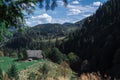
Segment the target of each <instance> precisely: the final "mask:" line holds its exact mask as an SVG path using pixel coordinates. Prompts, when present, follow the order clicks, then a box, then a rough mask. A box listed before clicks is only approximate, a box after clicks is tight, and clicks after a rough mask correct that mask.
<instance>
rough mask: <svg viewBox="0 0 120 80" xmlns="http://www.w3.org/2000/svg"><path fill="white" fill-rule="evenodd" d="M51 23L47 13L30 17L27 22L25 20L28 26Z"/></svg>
mask: <svg viewBox="0 0 120 80" xmlns="http://www.w3.org/2000/svg"><path fill="white" fill-rule="evenodd" d="M51 21H52V17H51V16H50V15H48V14H47V13H44V14H42V15H38V16H32V17H31V18H30V19H29V20H26V23H27V24H28V25H29V26H35V25H37V24H43V23H50V22H51Z"/></svg>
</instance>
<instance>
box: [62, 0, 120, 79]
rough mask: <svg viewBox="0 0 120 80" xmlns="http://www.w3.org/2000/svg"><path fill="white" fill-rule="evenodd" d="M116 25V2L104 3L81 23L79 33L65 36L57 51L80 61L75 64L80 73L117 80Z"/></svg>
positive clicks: (119, 7) (119, 31) (119, 33)
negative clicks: (78, 58)
mask: <svg viewBox="0 0 120 80" xmlns="http://www.w3.org/2000/svg"><path fill="white" fill-rule="evenodd" d="M119 25H120V0H108V1H107V2H106V3H104V4H103V5H102V6H100V7H99V9H98V10H97V11H96V13H95V14H93V15H92V16H90V17H88V18H87V19H86V20H85V23H84V24H83V27H82V29H80V30H77V31H75V32H73V33H71V34H69V36H68V40H67V41H65V42H64V43H63V44H62V45H61V46H60V49H61V50H62V52H63V53H66V54H67V53H69V52H75V53H76V54H77V55H78V56H79V57H80V59H81V61H80V62H79V63H77V64H79V65H81V64H82V66H81V69H80V68H79V69H80V72H89V71H101V73H104V74H105V73H108V74H110V75H112V76H116V77H120V69H119V67H120V60H119V58H120V27H119ZM83 64H84V65H83ZM72 67H73V68H75V67H76V66H75V65H73V66H72ZM76 68H77V67H76ZM76 68H75V70H76ZM77 71H78V69H77Z"/></svg>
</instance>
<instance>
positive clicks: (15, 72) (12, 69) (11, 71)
mask: <svg viewBox="0 0 120 80" xmlns="http://www.w3.org/2000/svg"><path fill="white" fill-rule="evenodd" d="M8 76H9V77H10V78H11V79H13V78H15V79H16V80H17V79H18V70H17V67H16V65H15V64H13V65H12V66H11V67H10V69H9V71H8Z"/></svg>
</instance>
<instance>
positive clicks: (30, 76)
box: [28, 73, 36, 80]
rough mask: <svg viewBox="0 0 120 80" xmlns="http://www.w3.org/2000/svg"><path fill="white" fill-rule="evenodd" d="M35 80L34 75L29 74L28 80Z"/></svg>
mask: <svg viewBox="0 0 120 80" xmlns="http://www.w3.org/2000/svg"><path fill="white" fill-rule="evenodd" d="M35 79H36V75H35V74H34V73H30V75H29V77H28V80H35Z"/></svg>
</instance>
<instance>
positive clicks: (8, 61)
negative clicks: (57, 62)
mask: <svg viewBox="0 0 120 80" xmlns="http://www.w3.org/2000/svg"><path fill="white" fill-rule="evenodd" d="M16 59H17V58H10V57H0V68H2V70H4V71H8V69H9V68H10V67H11V65H12V64H14V63H15V64H16V67H17V69H18V71H20V70H23V69H26V68H27V67H29V66H31V65H33V64H35V63H38V62H40V61H42V60H38V61H37V60H34V61H31V62H28V61H26V62H25V61H24V62H20V61H19V62H17V61H15V60H16Z"/></svg>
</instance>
